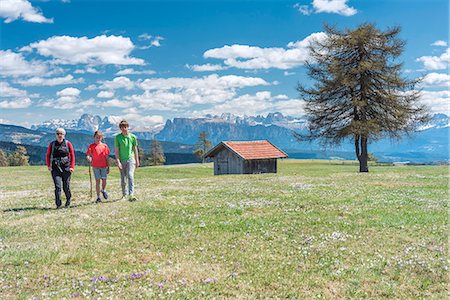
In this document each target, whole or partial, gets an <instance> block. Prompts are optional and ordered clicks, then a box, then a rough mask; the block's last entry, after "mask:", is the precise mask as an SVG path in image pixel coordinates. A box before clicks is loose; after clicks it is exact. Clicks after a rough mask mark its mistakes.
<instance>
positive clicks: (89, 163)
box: [88, 161, 92, 200]
mask: <svg viewBox="0 0 450 300" xmlns="http://www.w3.org/2000/svg"><path fill="white" fill-rule="evenodd" d="M88 165H89V183H90V186H91V194H90V195H91V198H90V199H89V200H92V174H91V162H90V161H88Z"/></svg>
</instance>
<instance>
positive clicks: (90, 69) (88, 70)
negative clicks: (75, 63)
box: [74, 67, 100, 74]
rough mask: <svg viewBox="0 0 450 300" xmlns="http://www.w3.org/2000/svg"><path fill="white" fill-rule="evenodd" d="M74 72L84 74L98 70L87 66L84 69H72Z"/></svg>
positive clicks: (95, 72) (97, 72)
mask: <svg viewBox="0 0 450 300" xmlns="http://www.w3.org/2000/svg"><path fill="white" fill-rule="evenodd" d="M74 73H75V74H85V73H90V74H99V73H100V72H99V71H98V70H97V69H95V68H92V67H87V68H86V69H84V70H83V69H77V70H75V71H74Z"/></svg>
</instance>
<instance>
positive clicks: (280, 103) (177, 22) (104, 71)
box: [0, 0, 450, 126]
mask: <svg viewBox="0 0 450 300" xmlns="http://www.w3.org/2000/svg"><path fill="white" fill-rule="evenodd" d="M448 13H449V3H448V0H421V1H419V0H389V1H387V0H385V1H383V0H364V1H356V0H303V1H282V0H280V1H164V2H163V1H143V0H141V1H76V0H71V1H68V0H65V1H26V0H2V2H1V4H0V21H1V24H0V110H1V115H0V121H1V122H3V123H13V124H21V125H25V126H30V125H32V124H36V123H40V122H42V121H45V120H50V119H75V118H78V117H79V116H80V115H81V114H82V113H91V114H99V115H101V116H106V115H107V116H117V118H121V117H125V118H127V119H129V120H130V121H131V122H135V123H136V124H139V125H154V124H158V123H162V122H165V120H167V119H168V118H173V117H194V116H195V117H197V116H203V115H205V114H221V113H234V114H238V115H244V114H246V115H256V114H267V113H268V112H275V111H280V112H282V113H284V114H289V115H294V116H299V115H302V113H303V109H302V106H303V101H302V100H301V99H300V98H299V97H298V95H297V92H296V90H295V87H296V85H297V83H298V82H302V83H307V82H308V79H307V77H306V76H305V70H304V67H303V65H304V62H305V61H307V60H308V55H307V50H306V47H307V46H308V43H309V41H310V40H311V39H312V38H323V37H324V36H323V33H322V31H323V24H324V23H328V24H331V25H336V26H337V27H338V28H340V29H343V28H355V27H356V26H358V25H359V24H361V23H364V22H374V23H376V25H377V26H378V27H379V28H380V29H386V28H388V27H392V26H401V27H402V32H401V37H402V38H403V39H405V40H406V42H407V44H406V47H405V52H404V54H403V55H402V57H401V58H400V60H401V61H403V62H404V75H406V76H408V77H410V78H416V77H422V76H424V81H423V84H422V88H423V95H422V102H423V103H425V104H427V105H428V106H429V107H430V110H431V111H432V112H435V113H437V112H443V113H448V101H449V97H450V91H449V85H450V75H449V73H448V65H449V61H450V50H449V46H448V37H449V32H448V28H449V18H448Z"/></svg>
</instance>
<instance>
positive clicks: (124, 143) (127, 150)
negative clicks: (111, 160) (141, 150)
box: [114, 133, 138, 160]
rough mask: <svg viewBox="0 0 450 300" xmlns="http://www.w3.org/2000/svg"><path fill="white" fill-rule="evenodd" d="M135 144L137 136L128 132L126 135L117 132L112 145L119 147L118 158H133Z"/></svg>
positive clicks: (136, 143)
mask: <svg viewBox="0 0 450 300" xmlns="http://www.w3.org/2000/svg"><path fill="white" fill-rule="evenodd" d="M137 145H138V142H137V138H136V136H135V135H134V134H132V133H128V135H127V136H124V135H123V134H122V133H119V134H118V135H116V138H115V139H114V146H115V147H117V148H119V158H120V160H130V159H134V147H135V146H137Z"/></svg>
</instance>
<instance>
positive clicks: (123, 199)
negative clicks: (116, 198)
mask: <svg viewBox="0 0 450 300" xmlns="http://www.w3.org/2000/svg"><path fill="white" fill-rule="evenodd" d="M120 200H121V201H125V200H128V196H127V195H123V196H122V198H120Z"/></svg>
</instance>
